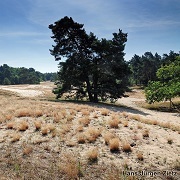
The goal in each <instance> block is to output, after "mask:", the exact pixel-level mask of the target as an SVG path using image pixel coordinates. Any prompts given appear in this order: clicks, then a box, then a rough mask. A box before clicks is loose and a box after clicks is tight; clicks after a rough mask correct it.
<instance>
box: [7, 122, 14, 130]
mask: <svg viewBox="0 0 180 180" xmlns="http://www.w3.org/2000/svg"><path fill="white" fill-rule="evenodd" d="M15 125H16V123H15V122H14V121H12V122H8V123H7V124H6V127H7V129H13V128H15Z"/></svg>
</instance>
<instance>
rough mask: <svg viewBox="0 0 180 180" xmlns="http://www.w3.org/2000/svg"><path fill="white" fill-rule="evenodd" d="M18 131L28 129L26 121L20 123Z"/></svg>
mask: <svg viewBox="0 0 180 180" xmlns="http://www.w3.org/2000/svg"><path fill="white" fill-rule="evenodd" d="M17 128H18V130H19V131H26V130H27V129H28V128H29V125H28V123H27V122H26V121H21V122H20V123H19V124H18V126H17Z"/></svg>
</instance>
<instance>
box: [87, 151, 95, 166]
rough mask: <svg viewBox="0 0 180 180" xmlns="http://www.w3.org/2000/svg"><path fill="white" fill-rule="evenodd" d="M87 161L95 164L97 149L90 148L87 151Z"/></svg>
mask: <svg viewBox="0 0 180 180" xmlns="http://www.w3.org/2000/svg"><path fill="white" fill-rule="evenodd" d="M87 157H88V160H89V161H90V162H91V163H93V162H97V160H98V149H97V148H92V149H90V150H89V151H88V153H87Z"/></svg>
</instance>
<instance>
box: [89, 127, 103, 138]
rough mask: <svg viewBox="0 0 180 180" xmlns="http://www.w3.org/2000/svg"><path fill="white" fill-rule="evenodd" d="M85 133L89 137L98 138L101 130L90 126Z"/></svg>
mask: <svg viewBox="0 0 180 180" xmlns="http://www.w3.org/2000/svg"><path fill="white" fill-rule="evenodd" d="M86 133H87V134H89V135H90V136H93V137H95V138H98V137H99V136H100V135H101V130H100V129H98V128H96V127H92V126H90V127H88V129H87V131H86Z"/></svg>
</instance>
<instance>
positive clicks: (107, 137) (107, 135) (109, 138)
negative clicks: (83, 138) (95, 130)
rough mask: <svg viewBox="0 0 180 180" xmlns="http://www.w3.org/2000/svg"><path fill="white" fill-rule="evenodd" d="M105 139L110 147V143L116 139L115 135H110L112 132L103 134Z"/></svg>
mask: <svg viewBox="0 0 180 180" xmlns="http://www.w3.org/2000/svg"><path fill="white" fill-rule="evenodd" d="M103 138H104V141H105V144H106V145H108V144H109V141H110V140H111V139H113V138H115V135H114V134H112V133H110V132H105V133H104V134H103Z"/></svg>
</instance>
